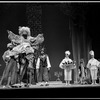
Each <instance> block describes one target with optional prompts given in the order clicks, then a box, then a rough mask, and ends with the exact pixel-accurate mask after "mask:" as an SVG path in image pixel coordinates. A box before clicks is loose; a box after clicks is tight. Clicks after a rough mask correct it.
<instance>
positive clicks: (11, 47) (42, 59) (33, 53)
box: [0, 26, 51, 87]
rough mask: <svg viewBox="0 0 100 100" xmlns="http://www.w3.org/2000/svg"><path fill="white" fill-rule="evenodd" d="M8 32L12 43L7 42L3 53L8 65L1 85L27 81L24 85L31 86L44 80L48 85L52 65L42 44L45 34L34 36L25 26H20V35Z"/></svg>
mask: <svg viewBox="0 0 100 100" xmlns="http://www.w3.org/2000/svg"><path fill="white" fill-rule="evenodd" d="M7 32H8V38H9V39H10V41H11V43H8V44H7V48H8V50H7V51H5V52H4V54H3V60H4V61H5V63H6V67H5V69H4V71H3V75H2V78H1V81H0V85H1V86H3V87H11V86H14V85H15V84H18V83H20V84H23V83H26V84H25V85H24V86H30V85H31V84H33V85H35V84H36V83H37V82H42V81H44V83H45V85H48V81H49V70H50V67H51V65H50V61H49V57H48V55H47V54H46V53H45V48H44V47H43V46H41V44H42V43H43V41H44V37H43V34H38V35H37V36H36V37H32V36H31V32H30V28H29V27H24V26H23V27H19V35H16V34H14V33H13V32H11V31H7ZM41 85H42V84H41Z"/></svg>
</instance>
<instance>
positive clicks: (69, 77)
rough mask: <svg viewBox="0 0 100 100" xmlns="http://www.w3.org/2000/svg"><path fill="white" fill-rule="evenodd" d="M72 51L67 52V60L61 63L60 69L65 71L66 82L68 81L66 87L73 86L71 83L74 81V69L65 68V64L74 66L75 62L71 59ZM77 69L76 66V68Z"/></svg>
mask: <svg viewBox="0 0 100 100" xmlns="http://www.w3.org/2000/svg"><path fill="white" fill-rule="evenodd" d="M69 55H70V51H65V58H64V59H63V60H62V61H61V63H60V65H59V67H60V68H61V69H64V80H65V81H66V85H71V84H70V81H71V80H72V69H71V68H70V67H68V68H65V64H66V65H68V64H72V63H73V61H72V60H71V59H70V58H69ZM73 68H75V64H74V67H73Z"/></svg>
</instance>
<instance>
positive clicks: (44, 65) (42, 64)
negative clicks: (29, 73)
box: [36, 48, 51, 86]
mask: <svg viewBox="0 0 100 100" xmlns="http://www.w3.org/2000/svg"><path fill="white" fill-rule="evenodd" d="M50 68H51V64H50V60H49V57H48V55H47V54H46V53H44V48H42V50H41V54H40V56H39V57H38V59H37V63H36V69H37V73H38V82H45V84H44V85H46V86H47V85H49V84H48V81H49V73H48V71H49V70H50ZM41 85H43V84H41Z"/></svg>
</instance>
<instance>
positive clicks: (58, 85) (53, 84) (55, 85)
mask: <svg viewBox="0 0 100 100" xmlns="http://www.w3.org/2000/svg"><path fill="white" fill-rule="evenodd" d="M48 84H49V85H48V86H45V85H44V86H41V83H37V84H36V85H30V86H29V87H24V86H22V87H21V88H16V87H13V88H6V87H5V88H3V87H0V89H24V88H25V89H34V88H37V89H38V88H78V87H79V88H80V87H100V84H96V85H91V84H84V85H81V84H71V85H66V83H62V82H56V81H50V82H48ZM23 85H24V84H23ZM14 86H20V84H16V85H14Z"/></svg>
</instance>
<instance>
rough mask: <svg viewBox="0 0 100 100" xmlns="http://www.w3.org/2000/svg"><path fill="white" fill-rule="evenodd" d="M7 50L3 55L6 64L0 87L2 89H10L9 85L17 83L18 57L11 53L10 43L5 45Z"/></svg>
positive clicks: (11, 45)
mask: <svg viewBox="0 0 100 100" xmlns="http://www.w3.org/2000/svg"><path fill="white" fill-rule="evenodd" d="M7 47H8V50H7V51H6V52H4V54H3V60H4V61H5V63H6V67H5V69H4V72H3V75H2V78H1V81H0V85H2V86H4V87H10V86H11V85H13V84H15V83H17V82H18V73H17V72H18V67H17V60H16V59H17V58H18V55H15V54H14V53H12V52H11V50H12V48H13V47H14V46H13V44H12V43H9V44H8V45H7Z"/></svg>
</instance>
